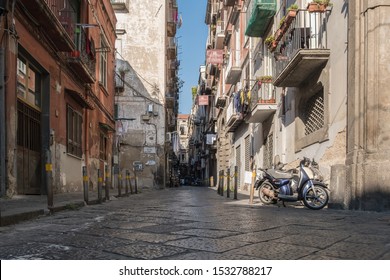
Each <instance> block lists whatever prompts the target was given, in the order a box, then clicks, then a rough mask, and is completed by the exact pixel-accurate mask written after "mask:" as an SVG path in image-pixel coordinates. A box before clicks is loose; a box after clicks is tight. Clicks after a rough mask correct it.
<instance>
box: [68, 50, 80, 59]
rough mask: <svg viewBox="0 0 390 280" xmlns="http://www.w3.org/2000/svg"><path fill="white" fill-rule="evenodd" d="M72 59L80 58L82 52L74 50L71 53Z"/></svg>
mask: <svg viewBox="0 0 390 280" xmlns="http://www.w3.org/2000/svg"><path fill="white" fill-rule="evenodd" d="M70 56H71V57H74V58H77V57H80V51H79V50H74V51H72V52H71V53H70Z"/></svg>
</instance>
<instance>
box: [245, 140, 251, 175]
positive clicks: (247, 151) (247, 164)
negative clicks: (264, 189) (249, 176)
mask: <svg viewBox="0 0 390 280" xmlns="http://www.w3.org/2000/svg"><path fill="white" fill-rule="evenodd" d="M250 149H251V147H250V137H249V135H248V136H247V137H245V171H251V170H250Z"/></svg>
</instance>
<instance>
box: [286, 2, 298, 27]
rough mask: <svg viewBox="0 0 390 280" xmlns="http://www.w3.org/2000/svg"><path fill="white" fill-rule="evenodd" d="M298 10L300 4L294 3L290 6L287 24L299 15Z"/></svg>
mask: <svg viewBox="0 0 390 280" xmlns="http://www.w3.org/2000/svg"><path fill="white" fill-rule="evenodd" d="M297 12H298V5H297V4H292V5H291V6H290V7H288V9H287V15H286V22H287V24H291V22H292V21H293V19H294V18H295V17H296V16H297Z"/></svg>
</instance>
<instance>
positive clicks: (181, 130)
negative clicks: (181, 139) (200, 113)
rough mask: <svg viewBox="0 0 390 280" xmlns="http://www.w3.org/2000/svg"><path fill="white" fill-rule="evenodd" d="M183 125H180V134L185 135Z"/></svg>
mask: <svg viewBox="0 0 390 280" xmlns="http://www.w3.org/2000/svg"><path fill="white" fill-rule="evenodd" d="M185 131H186V129H185V127H184V126H180V135H185Z"/></svg>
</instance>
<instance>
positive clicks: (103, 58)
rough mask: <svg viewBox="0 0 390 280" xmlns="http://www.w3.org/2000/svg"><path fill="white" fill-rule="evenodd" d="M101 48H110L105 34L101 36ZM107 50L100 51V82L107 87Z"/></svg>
mask: <svg viewBox="0 0 390 280" xmlns="http://www.w3.org/2000/svg"><path fill="white" fill-rule="evenodd" d="M100 44H101V48H102V49H103V50H105V49H106V48H108V44H107V43H106V41H105V40H104V38H103V36H102V37H101V43H100ZM107 61H108V59H107V52H105V51H101V52H100V69H99V82H100V84H101V85H103V86H104V87H105V88H107Z"/></svg>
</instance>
